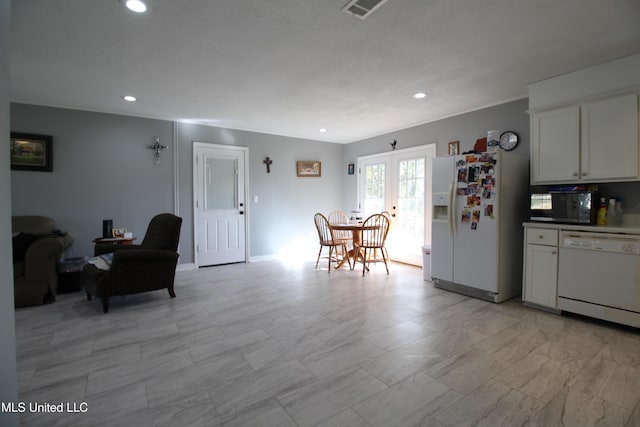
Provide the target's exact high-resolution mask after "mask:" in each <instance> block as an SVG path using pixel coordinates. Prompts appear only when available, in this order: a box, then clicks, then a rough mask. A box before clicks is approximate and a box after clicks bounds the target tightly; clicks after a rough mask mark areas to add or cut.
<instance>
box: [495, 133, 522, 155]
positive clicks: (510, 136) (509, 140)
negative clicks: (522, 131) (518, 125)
mask: <svg viewBox="0 0 640 427" xmlns="http://www.w3.org/2000/svg"><path fill="white" fill-rule="evenodd" d="M518 142H520V137H519V136H518V134H517V133H515V132H514V131H511V130H508V131H506V132H502V134H501V135H500V148H502V149H503V150H505V151H511V150H513V149H514V148H516V147H517V146H518Z"/></svg>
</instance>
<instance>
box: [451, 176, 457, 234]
mask: <svg viewBox="0 0 640 427" xmlns="http://www.w3.org/2000/svg"><path fill="white" fill-rule="evenodd" d="M457 195H458V182H457V181H454V182H453V191H452V192H451V204H450V207H449V210H450V211H451V224H452V225H451V228H452V229H453V233H452V234H453V237H455V236H456V234H457V232H458V223H457V222H456V219H457V217H456V216H457V213H456V212H457V211H458V197H457Z"/></svg>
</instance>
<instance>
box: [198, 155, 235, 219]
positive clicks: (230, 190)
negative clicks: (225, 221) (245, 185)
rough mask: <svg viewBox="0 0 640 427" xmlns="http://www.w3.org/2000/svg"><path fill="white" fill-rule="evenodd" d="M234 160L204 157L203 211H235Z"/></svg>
mask: <svg viewBox="0 0 640 427" xmlns="http://www.w3.org/2000/svg"><path fill="white" fill-rule="evenodd" d="M236 169H237V166H236V159H225V158H220V157H206V160H205V171H204V173H205V179H204V199H205V204H204V208H205V210H211V209H235V208H236V207H237V201H236V195H237V194H238V191H237V188H238V185H237V174H236Z"/></svg>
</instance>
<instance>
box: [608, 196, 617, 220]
mask: <svg viewBox="0 0 640 427" xmlns="http://www.w3.org/2000/svg"><path fill="white" fill-rule="evenodd" d="M607 225H618V218H617V216H616V199H609V207H608V208H607Z"/></svg>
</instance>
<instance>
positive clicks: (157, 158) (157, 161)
mask: <svg viewBox="0 0 640 427" xmlns="http://www.w3.org/2000/svg"><path fill="white" fill-rule="evenodd" d="M147 148H148V149H149V150H153V151H155V152H156V155H155V157H154V163H155V164H156V165H159V164H160V150H166V149H167V146H166V145H160V138H158V137H156V139H155V144H153V145H147Z"/></svg>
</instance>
